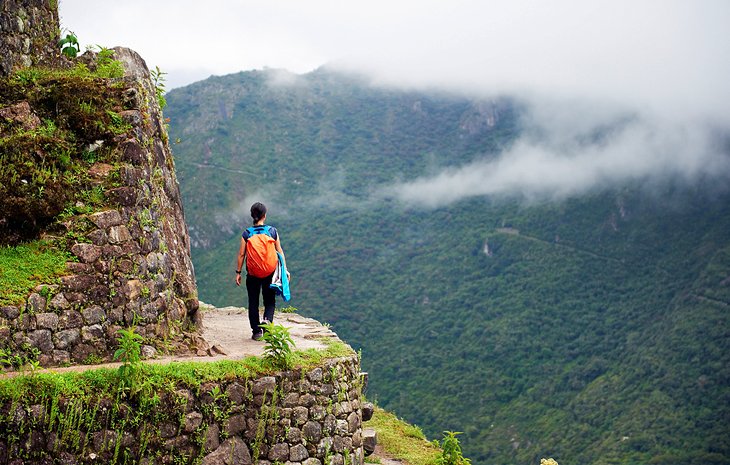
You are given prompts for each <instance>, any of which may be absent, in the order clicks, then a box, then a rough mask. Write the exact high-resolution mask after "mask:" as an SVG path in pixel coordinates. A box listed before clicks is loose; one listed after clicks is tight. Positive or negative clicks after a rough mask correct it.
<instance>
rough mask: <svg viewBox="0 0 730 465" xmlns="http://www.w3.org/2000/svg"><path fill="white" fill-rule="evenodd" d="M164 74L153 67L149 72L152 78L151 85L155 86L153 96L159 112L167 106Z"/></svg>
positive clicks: (157, 67) (156, 67)
mask: <svg viewBox="0 0 730 465" xmlns="http://www.w3.org/2000/svg"><path fill="white" fill-rule="evenodd" d="M165 74H167V73H164V72H163V71H162V70H161V69H160V67H159V66H155V69H153V70H151V71H150V75H151V76H152V83H153V84H154V86H155V96H156V97H157V103H158V104H159V105H160V110H162V109H163V108H165V107H166V106H167V100H165Z"/></svg>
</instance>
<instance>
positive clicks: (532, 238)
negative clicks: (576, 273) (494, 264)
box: [495, 228, 626, 265]
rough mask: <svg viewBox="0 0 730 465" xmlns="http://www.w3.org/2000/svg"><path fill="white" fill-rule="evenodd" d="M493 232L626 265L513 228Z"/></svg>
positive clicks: (611, 258) (614, 259)
mask: <svg viewBox="0 0 730 465" xmlns="http://www.w3.org/2000/svg"><path fill="white" fill-rule="evenodd" d="M495 232H497V233H500V234H508V235H510V236H519V237H522V238H524V239H527V240H530V241H534V242H539V243H541V244H545V245H548V246H551V247H559V248H562V249H566V250H570V251H572V252H575V253H580V254H583V255H588V256H590V257H593V258H597V259H599V260H606V261H609V262H613V263H617V264H619V265H626V263H624V262H623V261H622V260H619V259H617V258H613V257H607V256H605V255H599V254H597V253H594V252H591V251H589V250H585V249H579V248H576V247H573V246H570V245H566V244H561V243H560V242H551V241H546V240H545V239H540V238H539V237H535V236H530V235H527V234H523V233H521V232H520V230H519V229H514V228H497V229H496V230H495Z"/></svg>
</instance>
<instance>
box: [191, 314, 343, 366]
mask: <svg viewBox="0 0 730 465" xmlns="http://www.w3.org/2000/svg"><path fill="white" fill-rule="evenodd" d="M201 309H203V331H202V336H203V338H204V339H205V340H206V342H208V345H209V346H210V347H211V349H212V352H215V351H216V348H218V349H220V351H222V352H223V354H220V355H215V356H212V357H211V356H209V357H207V358H205V360H216V359H219V358H234V359H235V358H242V357H246V356H250V355H261V354H263V351H264V342H263V341H254V340H253V339H251V328H250V326H249V324H248V312H247V310H246V309H244V308H240V307H224V308H215V307H212V306H208V305H205V304H203V305H201ZM274 323H277V324H280V325H283V326H285V327H286V328H287V329H289V334H291V337H292V339H293V340H294V344H295V346H296V349H297V350H305V349H310V348H312V349H322V348H324V344H323V343H322V342H320V341H319V340H318V339H319V338H323V337H337V335H336V334H335V333H334V332H332V331H330V330H329V329H328V328H326V327H324V326H322V324H321V323H320V322H318V321H317V320H313V319H311V318H305V317H303V316H301V315H298V314H296V313H276V314H275V315H274ZM199 358H200V357H198V359H199Z"/></svg>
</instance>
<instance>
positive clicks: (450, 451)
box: [436, 431, 471, 465]
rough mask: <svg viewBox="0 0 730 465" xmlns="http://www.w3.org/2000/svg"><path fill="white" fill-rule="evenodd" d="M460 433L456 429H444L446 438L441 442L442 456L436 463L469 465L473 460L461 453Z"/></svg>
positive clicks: (440, 464) (442, 464)
mask: <svg viewBox="0 0 730 465" xmlns="http://www.w3.org/2000/svg"><path fill="white" fill-rule="evenodd" d="M459 434H462V433H458V432H455V431H444V439H443V441H442V442H441V456H440V457H439V458H438V460H437V461H436V463H437V464H438V465H469V464H470V463H471V460H469V459H468V458H466V457H464V455H463V454H462V453H461V445H460V444H459V438H457V437H456V436H458V435H459Z"/></svg>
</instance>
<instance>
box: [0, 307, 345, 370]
mask: <svg viewBox="0 0 730 465" xmlns="http://www.w3.org/2000/svg"><path fill="white" fill-rule="evenodd" d="M200 311H201V312H202V313H203V322H202V325H201V331H200V335H201V336H202V338H203V339H205V342H206V343H207V345H208V347H209V349H208V351H207V353H201V354H200V355H197V356H196V355H177V356H166V355H165V356H159V357H156V358H152V359H146V360H144V363H159V364H164V363H173V362H214V361H217V360H240V359H243V358H246V357H250V356H260V355H263V353H264V341H254V340H253V339H251V328H250V326H249V323H248V311H247V310H246V309H245V308H241V307H224V308H216V307H213V306H212V305H207V304H204V303H202V302H201V305H200ZM274 323H277V324H280V325H282V326H284V327H286V328H287V329H288V330H289V334H290V335H291V338H292V340H293V341H294V350H306V349H324V348H325V344H324V342H322V339H323V338H337V335H336V334H335V333H334V332H332V331H331V330H330V329H328V328H326V327H325V326H323V325H322V324H321V323H320V322H318V321H317V320H313V319H311V318H306V317H304V316H301V315H298V314H296V313H276V314H275V315H274ZM120 365H121V363H103V364H99V365H73V366H68V367H54V368H44V369H37V370H36V371H35V373H43V372H57V373H63V372H69V371H86V370H93V369H97V368H117V367H119V366H120ZM20 374H23V372H19V371H8V372H6V373H0V379H1V378H5V377H13V376H18V375H20Z"/></svg>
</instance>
